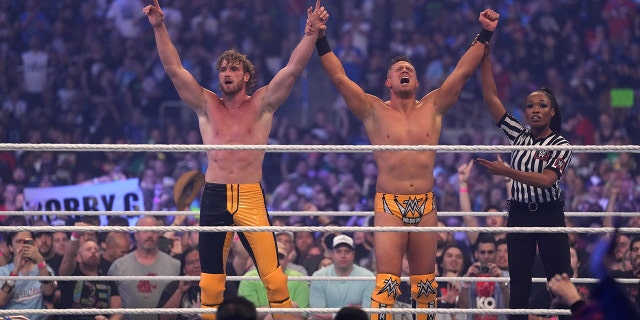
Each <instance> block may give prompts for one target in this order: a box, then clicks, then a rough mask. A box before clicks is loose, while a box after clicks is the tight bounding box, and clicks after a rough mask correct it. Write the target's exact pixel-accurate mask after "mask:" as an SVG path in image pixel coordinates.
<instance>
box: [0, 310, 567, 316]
mask: <svg viewBox="0 0 640 320" xmlns="http://www.w3.org/2000/svg"><path fill="white" fill-rule="evenodd" d="M362 310H363V311H364V312H367V313H369V314H370V313H378V314H379V313H384V314H433V313H435V314H480V315H489V314H491V315H493V314H536V315H549V316H553V315H570V314H571V313H570V311H569V310H568V309H552V310H549V309H455V308H454V309H441V308H435V309H429V308H422V309H413V308H409V309H400V308H396V309H374V308H362ZM256 311H257V312H258V313H274V312H277V313H337V312H338V311H340V308H277V309H275V310H274V309H272V308H256ZM215 312H216V309H213V308H166V309H164V308H130V309H126V308H119V309H95V308H94V309H11V310H4V309H3V310H0V316H12V315H22V314H39V315H40V314H45V315H87V314H121V313H126V314H196V313H198V314H203V313H206V314H213V313H215Z"/></svg>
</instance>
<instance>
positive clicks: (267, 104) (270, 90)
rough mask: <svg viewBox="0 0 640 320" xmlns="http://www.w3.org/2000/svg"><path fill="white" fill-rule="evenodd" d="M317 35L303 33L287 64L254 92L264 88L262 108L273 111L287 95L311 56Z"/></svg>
mask: <svg viewBox="0 0 640 320" xmlns="http://www.w3.org/2000/svg"><path fill="white" fill-rule="evenodd" d="M317 36H318V34H317V33H315V34H313V35H304V36H303V37H302V40H300V42H299V43H298V45H297V46H296V48H295V49H294V50H293V52H292V53H291V57H290V58H289V62H288V63H287V65H286V66H284V68H282V69H281V70H280V71H278V73H276V75H275V76H274V77H273V79H271V82H269V84H268V85H266V86H265V87H263V88H261V89H259V90H258V91H257V92H256V95H257V94H260V93H259V91H262V90H264V98H263V100H262V105H263V108H264V109H266V110H267V111H270V112H274V111H275V110H276V109H277V108H278V107H279V106H280V105H281V104H282V103H283V102H284V101H285V100H286V99H287V97H289V94H290V93H291V89H293V85H294V84H295V82H296V80H297V79H298V77H299V76H300V74H301V73H302V71H303V70H304V68H305V66H306V65H307V62H309V58H311V54H312V53H313V49H314V46H315V43H316V38H317Z"/></svg>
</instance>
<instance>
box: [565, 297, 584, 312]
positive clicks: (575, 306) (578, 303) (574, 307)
mask: <svg viewBox="0 0 640 320" xmlns="http://www.w3.org/2000/svg"><path fill="white" fill-rule="evenodd" d="M585 304H586V302H585V301H584V300H578V301H576V302H574V303H573V304H572V305H571V306H570V307H569V309H571V313H576V311H578V309H580V307H582V306H583V305H585Z"/></svg>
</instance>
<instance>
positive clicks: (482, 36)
mask: <svg viewBox="0 0 640 320" xmlns="http://www.w3.org/2000/svg"><path fill="white" fill-rule="evenodd" d="M492 35H493V31H489V30H487V29H485V28H482V31H480V33H478V35H477V36H476V41H478V42H480V43H482V44H484V45H486V44H489V40H491V36H492Z"/></svg>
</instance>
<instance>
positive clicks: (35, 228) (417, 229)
mask: <svg viewBox="0 0 640 320" xmlns="http://www.w3.org/2000/svg"><path fill="white" fill-rule="evenodd" d="M615 230H618V231H619V232H622V233H640V228H627V227H625V228H611V227H599V228H587V227H332V226H326V227H299V226H255V227H254V226H229V227H203V226H166V227H147V226H144V227H143V226H132V227H119V226H0V232H20V231H32V232H57V231H63V232H73V231H94V232H101V231H108V232H135V231H139V232H160V231H162V232H165V231H176V232H189V231H198V232H234V231H242V232H277V231H292V232H293V231H309V232H374V231H375V232H443V231H448V232H499V233H502V232H506V233H558V232H561V233H568V232H572V233H608V232H614V231H615Z"/></svg>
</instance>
